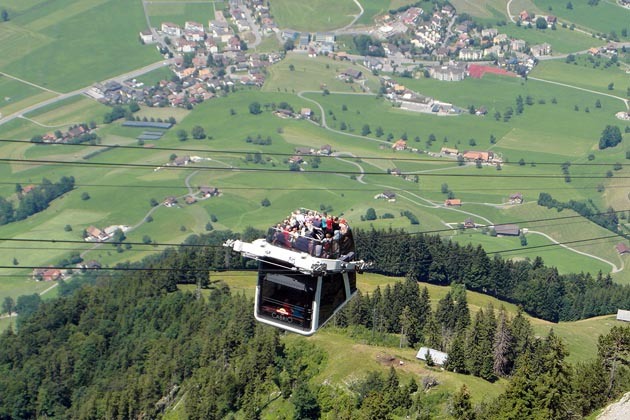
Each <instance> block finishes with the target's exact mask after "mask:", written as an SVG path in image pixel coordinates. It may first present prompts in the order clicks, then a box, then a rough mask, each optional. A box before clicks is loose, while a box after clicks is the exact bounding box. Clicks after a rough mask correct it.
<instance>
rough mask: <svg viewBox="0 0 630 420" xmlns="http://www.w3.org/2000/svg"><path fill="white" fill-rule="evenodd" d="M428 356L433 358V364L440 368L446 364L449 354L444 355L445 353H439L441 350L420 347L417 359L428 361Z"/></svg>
mask: <svg viewBox="0 0 630 420" xmlns="http://www.w3.org/2000/svg"><path fill="white" fill-rule="evenodd" d="M427 354H429V355H430V356H431V360H433V363H435V364H436V365H440V366H442V365H443V364H444V363H446V359H448V354H447V353H444V352H443V351H439V350H434V349H431V348H428V347H420V350H418V353H417V354H416V359H420V360H424V361H426V360H427Z"/></svg>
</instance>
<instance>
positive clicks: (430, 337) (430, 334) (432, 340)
mask: <svg viewBox="0 0 630 420" xmlns="http://www.w3.org/2000/svg"><path fill="white" fill-rule="evenodd" d="M424 342H425V344H426V345H427V347H430V348H432V349H436V350H440V351H444V350H445V349H446V348H445V346H444V342H443V340H442V327H440V324H439V323H438V322H437V320H436V319H435V315H431V316H430V317H429V321H428V322H427V324H426V325H425V327H424Z"/></svg>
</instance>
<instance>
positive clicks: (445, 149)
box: [440, 147, 459, 155]
mask: <svg viewBox="0 0 630 420" xmlns="http://www.w3.org/2000/svg"><path fill="white" fill-rule="evenodd" d="M440 153H442V154H443V155H458V154H459V150H457V149H453V148H450V147H442V148H441V149H440Z"/></svg>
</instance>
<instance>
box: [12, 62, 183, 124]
mask: <svg viewBox="0 0 630 420" xmlns="http://www.w3.org/2000/svg"><path fill="white" fill-rule="evenodd" d="M171 62H172V60H160V61H156V62H155V63H153V64H149V65H148V66H144V67H142V68H139V69H136V70H132V71H130V72H127V73H123V74H120V75H118V76H115V77H112V78H111V79H107V80H104V81H103V83H105V82H109V81H116V82H119V83H122V82H124V81H125V80H129V79H133V78H134V77H138V76H141V75H143V74H145V73H149V72H151V71H153V70H156V69H159V68H160V67H164V66H166V65H169V64H170V63H171ZM91 87H92V85H90V86H87V87H83V88H80V89H77V90H73V91H72V92H68V93H62V94H59V95H58V96H56V97H54V98H51V99H47V100H45V101H42V102H39V103H37V104H34V105H31V106H29V107H27V108H24V109H22V110H20V111H17V112H14V113H13V114H10V115H7V116H6V117H3V118H0V125H2V124H6V123H8V122H9V121H12V120H14V119H15V118H19V117H22V116H23V115H24V114H28V113H29V112H33V111H35V110H37V109H39V108H43V107H45V106H48V105H52V104H54V103H57V102H59V101H63V100H64V99H68V98H71V97H73V96H77V95H83V94H85V92H87V91H88V90H89V89H90V88H91ZM51 92H52V91H51Z"/></svg>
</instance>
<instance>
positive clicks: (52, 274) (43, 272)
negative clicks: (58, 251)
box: [31, 260, 102, 281]
mask: <svg viewBox="0 0 630 420" xmlns="http://www.w3.org/2000/svg"><path fill="white" fill-rule="evenodd" d="M76 268H77V269H79V270H83V271H84V270H97V269H99V268H102V265H101V263H99V262H98V261H96V260H90V261H86V262H80V263H78V264H77V265H76ZM69 275H70V271H68V270H61V269H59V268H54V267H40V268H35V269H33V271H32V272H31V276H32V278H33V280H35V281H56V280H63V279H66V278H67V277H68V276H69Z"/></svg>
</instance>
